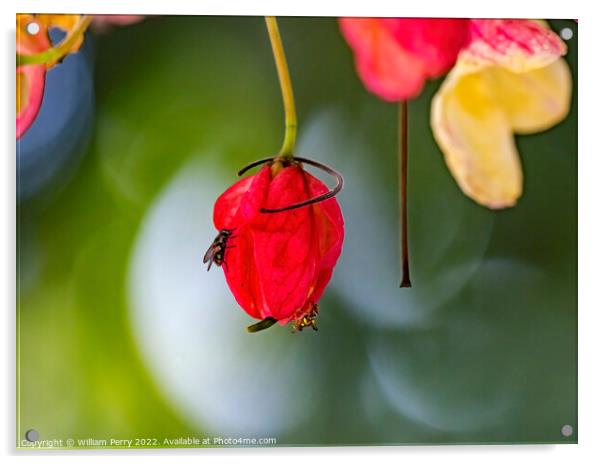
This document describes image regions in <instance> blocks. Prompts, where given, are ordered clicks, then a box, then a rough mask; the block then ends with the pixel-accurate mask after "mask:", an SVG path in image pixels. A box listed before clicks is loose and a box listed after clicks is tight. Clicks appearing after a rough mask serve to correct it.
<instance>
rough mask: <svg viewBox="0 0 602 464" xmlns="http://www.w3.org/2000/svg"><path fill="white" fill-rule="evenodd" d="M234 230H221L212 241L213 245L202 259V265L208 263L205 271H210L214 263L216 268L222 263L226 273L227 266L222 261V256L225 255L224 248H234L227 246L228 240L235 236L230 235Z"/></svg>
mask: <svg viewBox="0 0 602 464" xmlns="http://www.w3.org/2000/svg"><path fill="white" fill-rule="evenodd" d="M232 232H234V229H222V230H220V231H219V234H217V237H215V240H213V243H212V244H211V246H210V247H209V249H208V250H207V252H206V253H205V256H204V257H203V263H206V262H209V266H207V270H209V269H211V265H212V264H213V263H215V265H216V266H221V265H222V263H223V264H225V265H226V271H227V270H228V264H227V263H226V262H225V261H224V254H225V253H226V248H235V246H233V245H230V246H228V240H229V239H231V238H234V237H237V235H232Z"/></svg>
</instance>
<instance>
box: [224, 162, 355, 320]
mask: <svg viewBox="0 0 602 464" xmlns="http://www.w3.org/2000/svg"><path fill="white" fill-rule="evenodd" d="M306 161H309V160H306ZM282 166H283V165H282V164H281V163H280V162H276V163H267V164H265V165H264V166H263V167H262V168H261V170H260V171H259V172H257V174H255V175H251V176H248V177H246V178H244V179H242V180H240V181H238V182H236V183H235V184H234V185H233V186H232V187H230V188H229V189H228V190H226V191H225V192H224V193H223V194H222V195H221V196H220V197H219V198H218V199H217V201H216V203H215V209H214V217H213V220H214V224H215V227H216V228H217V229H218V230H219V231H223V230H229V231H232V232H231V235H230V236H229V238H228V240H227V244H226V247H227V248H225V253H224V257H223V260H224V265H223V266H222V267H223V269H224V273H225V275H226V280H227V282H228V285H229V287H230V290H231V291H232V293H233V294H234V297H235V298H236V301H237V302H238V303H239V304H240V306H242V308H243V309H244V310H245V311H246V312H247V313H248V314H249V315H250V316H252V317H254V318H257V319H266V318H272V319H274V320H276V321H278V322H279V323H280V324H282V325H284V324H286V323H288V322H290V321H299V320H301V319H302V318H303V317H304V316H311V315H312V313H313V312H315V311H316V310H317V306H316V305H317V302H318V300H319V299H320V297H321V296H322V293H323V292H324V289H325V288H326V285H327V284H328V281H329V280H330V277H331V276H332V271H333V268H334V266H335V264H336V262H337V259H338V257H339V255H340V253H341V246H342V243H343V217H342V215H341V210H340V208H339V205H338V202H337V201H336V200H335V199H334V198H329V199H326V200H324V201H320V202H318V203H313V204H311V205H307V206H303V207H298V208H295V209H287V210H285V211H281V212H265V211H262V209H270V210H273V209H278V208H285V207H287V206H290V205H294V204H298V203H301V202H305V201H307V200H310V199H313V198H315V197H317V196H320V195H323V194H325V193H326V192H328V188H327V187H326V185H324V183H323V182H321V181H320V180H318V179H317V178H315V177H314V176H312V175H311V174H309V173H308V172H306V171H304V170H303V167H302V166H301V164H300V163H298V162H292V163H291V162H288V163H286V164H285V165H284V167H282ZM301 328H302V327H301Z"/></svg>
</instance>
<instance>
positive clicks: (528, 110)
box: [490, 59, 572, 134]
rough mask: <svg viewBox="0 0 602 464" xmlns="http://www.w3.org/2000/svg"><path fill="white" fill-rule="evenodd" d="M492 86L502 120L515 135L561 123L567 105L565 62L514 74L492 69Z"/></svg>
mask: <svg viewBox="0 0 602 464" xmlns="http://www.w3.org/2000/svg"><path fill="white" fill-rule="evenodd" d="M490 76H491V79H492V81H493V82H492V85H494V86H495V88H496V93H497V94H498V95H501V96H503V97H502V98H499V102H500V105H502V107H503V108H504V111H505V112H506V116H507V117H508V120H509V122H510V125H511V126H512V129H514V132H516V133H518V134H531V133H535V132H541V131H543V130H546V129H549V128H550V127H552V126H554V125H556V124H558V123H559V122H560V121H562V120H563V119H564V118H565V117H566V115H567V114H568V112H569V109H570V103H571V90H572V79H571V71H570V69H569V66H568V64H567V63H566V61H565V60H562V59H559V60H556V61H555V62H554V63H552V64H551V65H549V66H546V67H544V68H540V69H535V70H533V71H529V72H526V73H520V74H516V73H513V72H510V71H507V70H505V69H503V68H499V67H495V68H492V70H491V72H490Z"/></svg>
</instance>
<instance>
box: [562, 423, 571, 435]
mask: <svg viewBox="0 0 602 464" xmlns="http://www.w3.org/2000/svg"><path fill="white" fill-rule="evenodd" d="M560 433H561V434H562V435H563V436H565V437H570V436H571V435H572V434H573V427H572V426H570V425H569V424H567V425H563V426H562V428H561V429H560Z"/></svg>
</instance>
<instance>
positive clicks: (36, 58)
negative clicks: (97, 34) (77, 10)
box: [17, 15, 93, 66]
mask: <svg viewBox="0 0 602 464" xmlns="http://www.w3.org/2000/svg"><path fill="white" fill-rule="evenodd" d="M92 19H93V18H92V16H86V15H83V16H82V17H81V18H80V20H79V22H78V23H77V24H76V25H75V27H74V28H73V29H71V31H69V33H68V34H67V37H65V38H64V39H63V41H62V42H61V43H60V44H58V45H57V46H56V47H52V48H49V49H48V50H45V51H43V52H40V53H36V54H33V55H22V54H19V53H17V66H24V65H28V64H46V65H51V64H54V63H56V62H57V61H59V60H60V59H61V58H63V57H64V56H65V55H67V54H68V53H69V52H70V50H71V48H72V47H73V44H74V43H75V42H76V41H77V39H78V38H79V37H80V36H81V35H82V34H83V33H84V32H85V31H86V29H87V28H88V26H89V25H90V23H91V22H92Z"/></svg>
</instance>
